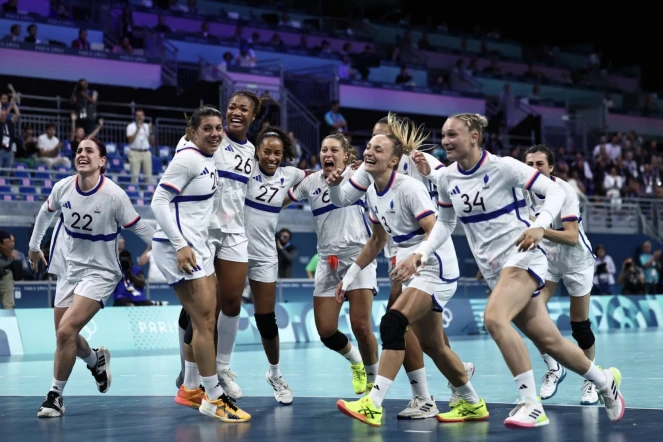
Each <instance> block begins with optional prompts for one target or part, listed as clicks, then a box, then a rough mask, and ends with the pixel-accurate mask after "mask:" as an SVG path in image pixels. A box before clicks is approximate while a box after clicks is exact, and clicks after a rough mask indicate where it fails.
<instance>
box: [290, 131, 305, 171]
mask: <svg viewBox="0 0 663 442" xmlns="http://www.w3.org/2000/svg"><path fill="white" fill-rule="evenodd" d="M288 136H289V137H290V141H292V150H293V152H294V153H295V157H294V158H293V159H292V162H291V163H290V165H291V166H294V165H296V164H297V163H298V162H299V159H300V158H301V157H302V145H301V144H299V140H297V137H295V133H294V132H293V131H290V132H288Z"/></svg>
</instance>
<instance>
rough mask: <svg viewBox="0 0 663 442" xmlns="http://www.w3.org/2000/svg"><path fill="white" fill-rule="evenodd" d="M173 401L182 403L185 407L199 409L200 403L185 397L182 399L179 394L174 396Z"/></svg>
mask: <svg viewBox="0 0 663 442" xmlns="http://www.w3.org/2000/svg"><path fill="white" fill-rule="evenodd" d="M175 402H176V403H178V404H180V405H184V406H185V407H190V408H195V409H196V410H198V409H200V403H196V402H192V401H189V400H186V399H182V398H181V397H179V396H175Z"/></svg>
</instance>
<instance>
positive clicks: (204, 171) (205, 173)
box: [200, 167, 209, 175]
mask: <svg viewBox="0 0 663 442" xmlns="http://www.w3.org/2000/svg"><path fill="white" fill-rule="evenodd" d="M208 174H209V170H207V167H206V168H204V169H203V171H202V172H200V175H208Z"/></svg>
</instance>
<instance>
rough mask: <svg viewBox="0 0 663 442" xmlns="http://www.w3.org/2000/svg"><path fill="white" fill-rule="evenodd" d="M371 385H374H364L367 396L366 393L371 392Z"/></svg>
mask: <svg viewBox="0 0 663 442" xmlns="http://www.w3.org/2000/svg"><path fill="white" fill-rule="evenodd" d="M373 385H375V384H373V383H369V384H366V395H368V393H370V392H371V390H372V389H373Z"/></svg>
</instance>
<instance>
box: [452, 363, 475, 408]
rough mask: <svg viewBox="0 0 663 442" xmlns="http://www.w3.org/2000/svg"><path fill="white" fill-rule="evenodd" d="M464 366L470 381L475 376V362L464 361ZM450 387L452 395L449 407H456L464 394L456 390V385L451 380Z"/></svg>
mask: <svg viewBox="0 0 663 442" xmlns="http://www.w3.org/2000/svg"><path fill="white" fill-rule="evenodd" d="M463 367H464V368H465V373H466V374H467V380H468V381H470V380H471V379H472V376H474V369H475V368H474V364H473V363H471V362H463ZM447 386H448V387H449V390H451V397H449V408H450V409H452V410H453V409H454V407H455V406H456V405H458V403H459V402H458V401H459V400H461V399H462V396H461V395H460V393H458V391H456V387H454V386H453V385H451V382H449V384H448V385H447Z"/></svg>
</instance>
